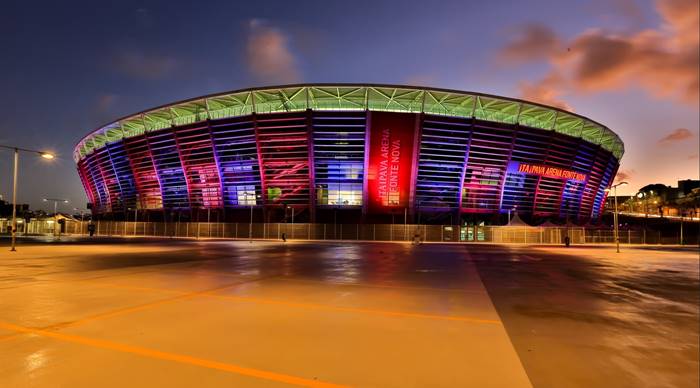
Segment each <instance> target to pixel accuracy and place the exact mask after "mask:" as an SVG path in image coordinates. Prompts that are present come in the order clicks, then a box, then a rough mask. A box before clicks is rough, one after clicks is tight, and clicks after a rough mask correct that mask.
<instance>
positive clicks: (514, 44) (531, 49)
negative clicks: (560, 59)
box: [498, 23, 561, 64]
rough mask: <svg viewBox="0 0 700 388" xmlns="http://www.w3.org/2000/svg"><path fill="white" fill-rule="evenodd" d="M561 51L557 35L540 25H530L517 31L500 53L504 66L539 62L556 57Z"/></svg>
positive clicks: (499, 56) (500, 59) (499, 57)
mask: <svg viewBox="0 0 700 388" xmlns="http://www.w3.org/2000/svg"><path fill="white" fill-rule="evenodd" d="M560 49H561V42H560V40H559V37H558V36H557V34H556V33H555V32H554V31H553V30H552V29H551V28H549V27H547V26H546V25H544V24H540V23H530V24H526V25H523V26H521V27H519V28H517V29H516V36H515V37H514V38H513V39H512V40H511V41H510V42H509V43H508V44H507V45H506V46H505V47H503V49H502V50H501V51H500V53H499V54H498V59H499V61H500V62H501V63H502V64H519V63H525V62H531V61H537V60H540V59H542V58H546V57H549V56H551V55H556V53H557V51H559V50H560Z"/></svg>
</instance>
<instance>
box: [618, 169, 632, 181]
mask: <svg viewBox="0 0 700 388" xmlns="http://www.w3.org/2000/svg"><path fill="white" fill-rule="evenodd" d="M635 173H636V171H634V170H632V169H620V170H618V171H617V175H615V182H616V183H619V182H622V181H629V180H630V179H632V176H633V175H634V174H635Z"/></svg>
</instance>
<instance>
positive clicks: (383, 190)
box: [367, 112, 416, 209]
mask: <svg viewBox="0 0 700 388" xmlns="http://www.w3.org/2000/svg"><path fill="white" fill-rule="evenodd" d="M415 120H416V118H415V116H414V115H406V114H398V113H393V112H373V113H372V118H371V123H370V128H371V131H370V142H369V143H370V144H369V146H370V147H369V161H368V169H367V170H368V174H367V191H368V202H369V206H370V207H371V208H374V209H379V208H382V207H406V206H408V198H409V193H410V185H411V166H412V164H413V142H414V132H415Z"/></svg>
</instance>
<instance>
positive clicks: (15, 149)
mask: <svg viewBox="0 0 700 388" xmlns="http://www.w3.org/2000/svg"><path fill="white" fill-rule="evenodd" d="M0 148H5V149H8V150H12V151H13V152H14V155H15V158H14V167H13V171H12V242H11V243H10V251H11V252H15V251H16V250H17V249H16V248H15V243H16V238H17V237H16V235H17V168H18V165H19V152H20V151H23V152H29V153H33V154H38V155H39V156H41V157H42V158H44V159H53V158H55V157H56V156H55V155H54V154H52V153H50V152H46V151H37V150H30V149H27V148H20V147H12V146H7V145H2V144H0ZM25 228H26V226H25ZM25 230H26V229H25Z"/></svg>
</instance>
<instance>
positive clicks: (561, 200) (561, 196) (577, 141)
mask: <svg viewBox="0 0 700 388" xmlns="http://www.w3.org/2000/svg"><path fill="white" fill-rule="evenodd" d="M581 141H582V140H581V138H577V139H576V153H575V154H574V157H573V158H571V162H570V163H569V164H568V165H567V167H568V168H569V169H570V170H573V169H574V163H575V162H576V159H577V158H578V153H579V151H580V150H581ZM568 184H569V181H568V179H567V180H565V181H564V184H563V185H562V186H561V191H559V198H560V200H559V218H561V211H562V209H561V205H562V204H563V203H564V192H565V191H566V186H567V185H568ZM585 184H586V182H583V185H585ZM584 187H585V186H584ZM581 193H583V189H581ZM578 200H579V202H578V204H579V206H580V204H581V202H580V201H581V194H579V198H578ZM568 208H569V206H567V209H566V212H567V213H566V218H568V217H569V213H568V212H569V209H568ZM576 219H577V220H578V211H577V212H576Z"/></svg>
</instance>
